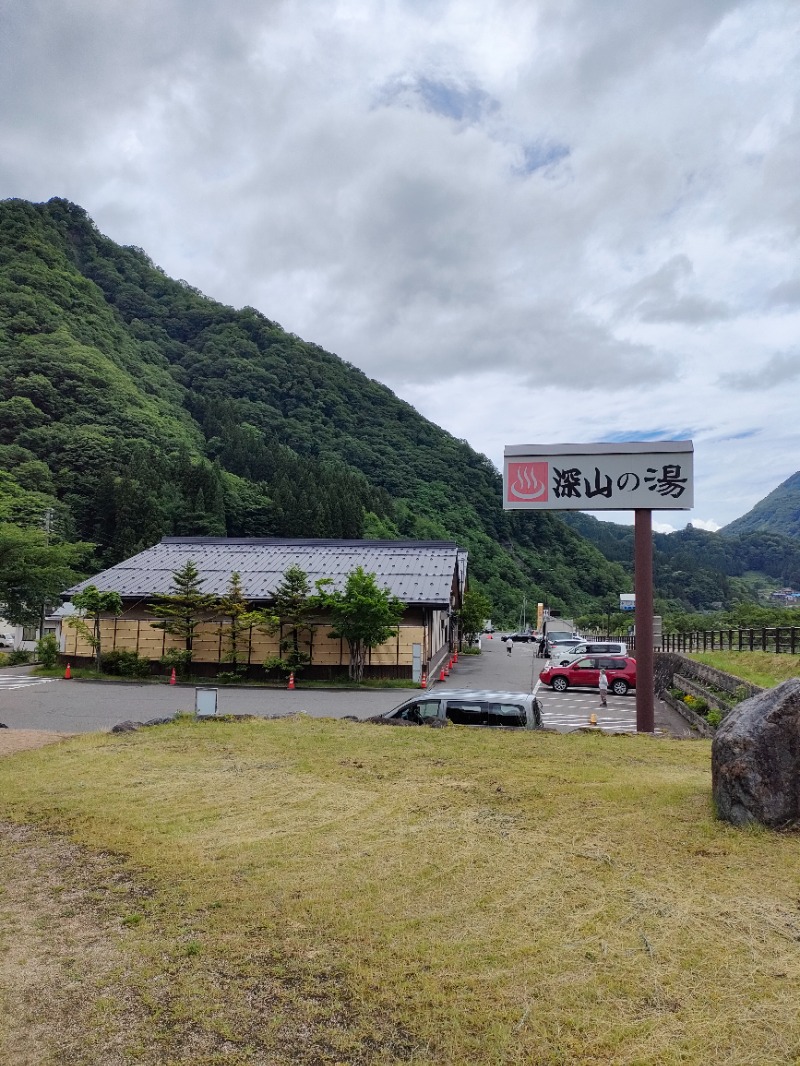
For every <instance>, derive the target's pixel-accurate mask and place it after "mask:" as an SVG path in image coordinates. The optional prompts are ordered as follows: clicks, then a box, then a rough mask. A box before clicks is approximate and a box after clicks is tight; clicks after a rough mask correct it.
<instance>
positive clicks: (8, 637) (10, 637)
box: [0, 630, 14, 648]
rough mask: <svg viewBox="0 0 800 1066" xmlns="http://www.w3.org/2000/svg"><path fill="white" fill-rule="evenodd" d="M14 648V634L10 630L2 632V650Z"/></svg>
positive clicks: (0, 634) (0, 637)
mask: <svg viewBox="0 0 800 1066" xmlns="http://www.w3.org/2000/svg"><path fill="white" fill-rule="evenodd" d="M13 647H14V634H13V633H12V632H11V631H10V630H8V631H6V630H2V631H0V648H13Z"/></svg>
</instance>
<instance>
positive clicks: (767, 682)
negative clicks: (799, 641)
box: [686, 651, 800, 688]
mask: <svg viewBox="0 0 800 1066" xmlns="http://www.w3.org/2000/svg"><path fill="white" fill-rule="evenodd" d="M686 657H687V659H694V660H695V661H696V662H698V663H705V664H706V666H713V667H715V668H716V669H717V670H724V671H725V673H726V674H733V675H734V676H735V677H740V678H741V679H742V680H743V681H751V682H752V683H753V684H754V685H761V687H762V688H774V686H775V685H779V684H780V683H781V681H788V680H789V678H792V677H800V656H798V655H773V654H771V653H770V652H765V651H707V652H692V653H687V655H686Z"/></svg>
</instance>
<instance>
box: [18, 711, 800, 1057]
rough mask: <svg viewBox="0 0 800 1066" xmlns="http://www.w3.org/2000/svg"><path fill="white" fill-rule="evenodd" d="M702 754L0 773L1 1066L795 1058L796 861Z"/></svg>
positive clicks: (207, 735)
mask: <svg viewBox="0 0 800 1066" xmlns="http://www.w3.org/2000/svg"><path fill="white" fill-rule="evenodd" d="M709 756H710V745H709V744H708V742H705V741H672V740H656V739H654V738H652V737H644V736H639V737H637V736H623V737H604V736H600V735H596V734H595V735H579V734H576V735H570V736H560V735H555V734H549V733H526V734H524V735H519V734H512V733H505V732H497V733H490V732H480V731H475V730H469V729H465V728H455V727H453V728H448V729H445V730H423V729H419V730H417V729H392V728H385V727H384V728H381V727H376V726H369V725H359V724H355V723H347V722H336V721H332V720H319V719H316V720H315V719H311V718H293V719H284V720H280V721H261V720H253V721H249V722H245V723H238V724H235V723H230V724H228V723H220V722H214V723H210V722H206V723H196V722H193V721H191V720H189V721H181V722H177V723H175V724H173V725H169V726H162V727H158V728H153V729H148V730H142V731H140V732H138V733H134V734H130V735H111V734H93V735H86V736H82V737H79V738H75V739H74V740H71V741H67V742H65V743H63V744H60V745H56V746H53V747H50V748H46V749H43V750H40V751H36V752H29V753H24V754H20V755H15V756H12V757H9V758H7V759H5V760H4V761H3V764H2V767H1V769H2V773H0V819H4V822H3V824H2V830H1V831H0V871H2V872H1V873H0V882H1V887H2V893H1V894H0V997H1V998H2V1003H0V1007H1V1008H2V1010H1V1011H0V1018H1V1019H2V1020H0V1034H2V1035H0V1061H2V1062H3V1063H4V1066H23V1064H24V1066H28V1064H34V1063H35V1064H36V1066H46V1064H49V1063H54V1064H55V1063H70V1066H73V1064H74V1066H81V1064H84V1063H85V1064H89V1063H92V1064H97V1063H102V1064H103V1066H115V1064H117V1063H119V1064H127V1063H131V1064H132V1063H136V1064H137V1066H150V1064H156V1063H158V1064H170V1063H182V1064H183V1063H191V1064H193V1066H194V1064H211V1063H223V1062H224V1063H226V1064H236V1066H238V1064H251V1063H253V1064H255V1063H258V1064H270V1066H279V1064H284V1063H285V1064H288V1063H308V1064H311V1063H315V1064H318V1063H319V1064H322V1063H353V1064H356V1063H358V1064H361V1063H363V1064H368V1063H369V1064H372V1063H375V1064H384V1063H401V1062H402V1063H414V1064H418V1066H424V1064H437V1066H439V1064H453V1066H454V1064H459V1066H463V1064H472V1063H475V1064H501V1063H502V1064H512V1063H513V1064H526V1066H529V1064H539V1063H542V1064H544V1063H548V1064H573V1063H597V1064H599V1063H615V1064H623V1063H625V1064H634V1063H636V1064H641V1063H659V1064H678V1063H693V1064H694V1063H703V1064H708V1063H720V1064H722V1063H725V1064H726V1066H729V1064H748V1066H751V1064H762V1063H763V1064H765V1066H766V1064H770V1066H775V1064H780V1063H797V1062H798V1061H799V1060H800V1015H799V1014H798V1010H797V1004H798V1002H800V952H799V951H798V942H800V897H799V896H798V884H799V882H800V837H798V836H797V835H792V834H774V833H768V832H765V831H756V832H754V831H741V830H735V829H733V828H731V827H730V826H728V825H726V824H723V823H720V822H718V821H716V820H715V818H714V814H713V810H712V806H711V798H710V785H711V776H710V768H709Z"/></svg>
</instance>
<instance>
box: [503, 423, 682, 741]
mask: <svg viewBox="0 0 800 1066" xmlns="http://www.w3.org/2000/svg"><path fill="white" fill-rule="evenodd" d="M693 459H694V446H693V444H692V442H691V441H690V440H670V441H634V442H627V443H622V444H612V443H609V444H511V445H507V446H506V449H505V462H504V468H503V507H504V509H505V510H535V511H548V510H556V511H624V510H632V511H633V512H634V515H635V518H634V561H633V567H634V584H635V592H636V728H637V730H638V731H639V732H641V733H652V732H653V727H654V695H655V686H654V677H653V651H654V649H653V511H654V510H658V511H666V510H669V511H674V510H681V511H685V510H689V509H690V508H692V507H693V506H694V462H693Z"/></svg>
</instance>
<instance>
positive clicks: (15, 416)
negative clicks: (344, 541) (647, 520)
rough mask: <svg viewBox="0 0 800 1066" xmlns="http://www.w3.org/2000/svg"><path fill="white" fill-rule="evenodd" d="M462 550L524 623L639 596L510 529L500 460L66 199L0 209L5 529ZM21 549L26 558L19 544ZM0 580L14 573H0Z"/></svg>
mask: <svg viewBox="0 0 800 1066" xmlns="http://www.w3.org/2000/svg"><path fill="white" fill-rule="evenodd" d="M45 521H47V523H48V525H49V528H50V532H49V539H50V541H51V543H58V542H64V543H68V542H72V541H78V540H81V541H88V542H91V543H92V544H94V545H95V548H94V558H93V559H92V560H91V561H90V563H87V564H86V565H87V566H89V565H91V566H97V567H99V566H100V565H103V566H105V565H109V564H112V563H114V562H117V561H119V560H120V559H122V558H124V557H126V556H129V555H131V554H132V553H134V552H135V551H137V550H139V549H141V548H143V547H145V546H147V545H150V544H152V543H154V542H155V541H156V540H158V539H159V538H160V537H161V536H162V535H165V534H187V535H188V534H216V535H225V534H227V535H231V536H269V535H276V536H280V535H302V536H311V537H316V536H319V537H359V536H368V537H397V536H402V537H417V538H426V539H430V538H444V539H453V540H457V541H458V542H459V543H460V544H462V545H463V546H465V547H467V548H468V549H469V551H470V565H471V574H472V578H473V580H476V581H477V583H478V585H479V587H481V588H482V589H483V591H485V592H486V593H487V594H488V595H489V597H490V599H491V600H492V601H493V602H494V604H495V609H496V613H497V615H498V616H499V617H503V616H505V617H507V618H513V617H515V616H516V613H517V611H518V609H519V605H520V603H521V600H522V597H523V595H527V597H528V600H529V602H530V601H531V600H534V601H535V600H536V599H537V598H539V599H545V600H547V601H548V602H549V603H550V604H551V605H552V606H554V607H556V608H561V609H563V610H567V609H568V610H570V611H571V612H576V613H577V612H581V611H585V610H588V609H590V608H591V607H593V606H597V605H599V604H601V603H606V602H608V600H609V598H613V597H616V595H617V593H618V592H619V591H620V590H623V589H627V588H629V587H630V579H629V578H628V577H627V575H626V573H625V571H624V569H623V567H622V566H620V565H618V564H617V563H610V562H608V561H607V560H606V559H605V558H604V557H603V555H602V554H601V553H600V552H599V551H598V550H597V549H596V548H595V547H594V546H593V545H591V544H589V543H588V542H587V541H586V540H585V539H584V538H583V537H582V536H580V535H579V534H578V533H577V532H575V531H574V530H573V529H571V528H569V527H568V526H567V525H565V524H564V522H563V521H561V519H560V518H558V517H556V516H555V515H552V514H546V513H545V514H531V513H521V512H504V511H503V510H502V504H501V478H500V476H499V474H498V473H497V471H496V470H495V469H494V467H493V466H492V464H491V463H490V462H489V460H488V459H487V458H486V457H485V456H482V455H479V454H477V453H476V452H475V451H473V450H472V449H471V448H470V447H469V445H468V444H467V443H466V442H465V441H460V440H457V439H455V438H454V437H452V436H451V435H450V434H448V433H446V432H444V431H443V430H442V429H440V428H439V427H438V426H435V425H434V424H432V423H431V422H429V421H427V420H426V419H424V418H422V417H421V416H420V415H419V414H418V413H417V412H416V411H415V410H414V409H413V408H412V407H411V406H410V405H409V404H407V403H404V402H403V401H402V400H399V399H398V398H397V397H396V396H395V395H394V394H393V393H392V392H391V391H390V390H389V389H387V388H386V387H385V386H383V385H381V384H379V383H378V382H376V381H373V380H371V379H369V378H367V377H366V376H365V375H364V374H363V373H362V372H361V371H359V370H357V369H356V368H355V367H353V366H350V365H349V364H347V363H346V362H344V361H343V360H341V359H339V358H338V357H337V356H335V355H332V354H330V353H329V352H326V351H324V350H323V349H322V348H320V347H318V346H317V345H315V344H312V343H308V342H305V341H303V340H301V339H300V338H299V337H297V336H295V335H294V334H291V333H287V332H286V331H285V330H284V329H282V328H281V326H279V325H278V324H277V323H275V322H272V321H270V320H269V319H268V318H266V317H265V316H264V315H263V314H261V313H260V312H258V311H256V310H254V309H253V308H249V307H246V308H244V309H243V310H240V311H236V310H234V309H233V308H231V307H227V306H224V305H223V304H220V303H217V302H215V301H214V300H212V299H209V298H207V297H206V296H204V295H203V294H202V293H200V292H199V291H198V290H196V289H194V288H192V287H191V286H190V285H188V284H187V283H186V282H183V281H174V280H172V279H170V278H168V277H167V276H166V275H165V274H164V272H163V271H161V270H160V269H159V268H158V267H156V266H155V265H154V264H153V263H152V262H151V261H150V259H149V258H148V256H147V255H146V254H145V252H143V251H142V250H141V249H138V248H132V247H120V246H118V245H116V244H114V243H113V242H112V241H110V240H108V239H107V238H105V237H104V236H102V235H101V234H100V233H99V232H98V230H97V229H96V227H95V226H94V224H93V223H92V221H91V220H90V219H89V217H88V216H87V214H86V213H85V211H83V210H82V209H81V208H80V207H77V206H75V205H74V204H70V203H68V202H67V201H65V200H61V199H54V200H50V201H49V202H48V203H46V204H32V203H28V202H25V201H21V200H9V201H5V202H3V203H0V528H3V529H5V530H6V534H7V536H11V534H10V533H9V530H13V529H17V530H19V529H20V528H24V529H29V530H33V529H39V528H41V527H42V526H43V525H44V523H45ZM15 543H17V544H18V543H19V538H17V541H16V542H15ZM0 565H2V561H0Z"/></svg>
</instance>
